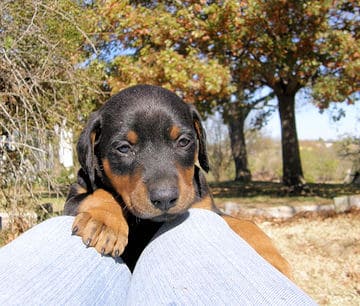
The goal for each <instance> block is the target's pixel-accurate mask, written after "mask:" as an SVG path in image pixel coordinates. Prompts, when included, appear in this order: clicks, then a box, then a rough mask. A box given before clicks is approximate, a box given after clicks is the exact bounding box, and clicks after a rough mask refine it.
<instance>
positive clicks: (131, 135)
mask: <svg viewBox="0 0 360 306" xmlns="http://www.w3.org/2000/svg"><path fill="white" fill-rule="evenodd" d="M138 139H139V136H138V134H136V132H135V131H133V130H131V131H129V132H128V133H127V140H128V141H129V142H130V143H131V144H135V143H137V141H138Z"/></svg>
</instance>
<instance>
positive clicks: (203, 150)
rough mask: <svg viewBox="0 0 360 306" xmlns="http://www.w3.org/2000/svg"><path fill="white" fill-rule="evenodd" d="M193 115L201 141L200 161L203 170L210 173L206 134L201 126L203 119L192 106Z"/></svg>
mask: <svg viewBox="0 0 360 306" xmlns="http://www.w3.org/2000/svg"><path fill="white" fill-rule="evenodd" d="M191 114H192V118H193V124H194V128H195V131H196V135H197V138H198V141H199V151H198V159H199V164H200V166H201V168H202V169H203V170H204V171H205V172H209V170H210V167H209V159H208V156H207V151H206V133H205V130H204V128H203V126H202V124H201V117H200V115H199V113H198V111H197V110H196V109H195V107H194V106H192V105H191Z"/></svg>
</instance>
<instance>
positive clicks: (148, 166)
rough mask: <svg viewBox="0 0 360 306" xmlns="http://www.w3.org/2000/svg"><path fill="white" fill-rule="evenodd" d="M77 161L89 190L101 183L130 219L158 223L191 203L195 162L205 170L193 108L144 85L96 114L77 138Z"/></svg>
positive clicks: (202, 142)
mask: <svg viewBox="0 0 360 306" xmlns="http://www.w3.org/2000/svg"><path fill="white" fill-rule="evenodd" d="M78 156H79V161H80V164H81V166H82V168H83V169H84V170H85V172H86V173H87V174H88V177H89V181H90V183H91V184H92V187H93V188H96V187H95V185H96V184H97V183H96V181H98V180H99V179H100V180H101V184H104V185H105V186H107V187H109V188H112V189H113V190H114V191H115V192H116V193H118V194H119V195H120V196H121V198H122V200H123V202H124V204H125V205H126V208H127V209H128V210H129V211H130V212H131V213H132V214H134V215H135V216H137V217H140V218H144V219H154V220H158V221H162V220H166V219H170V218H171V217H173V216H176V215H177V214H179V213H183V212H184V211H186V210H187V209H188V208H189V206H190V205H191V204H193V203H194V201H195V186H194V169H195V162H196V161H198V162H199V164H200V166H201V167H202V168H203V170H205V171H208V170H209V166H208V158H207V153H206V139H205V132H204V130H203V127H202V125H201V121H200V116H199V114H198V113H197V111H196V110H195V108H194V107H193V106H192V105H189V104H186V103H185V102H183V101H182V100H181V99H180V98H179V97H178V96H177V95H175V94H174V93H172V92H170V91H168V90H166V89H163V88H161V87H156V86H149V85H139V86H134V87H130V88H128V89H125V90H123V91H121V92H120V93H118V94H117V95H115V96H113V97H112V98H111V99H110V100H109V101H108V102H107V103H106V104H104V106H103V107H102V108H101V109H100V110H99V111H97V112H95V113H94V114H93V115H92V116H91V117H90V120H89V122H88V125H87V127H86V128H85V130H84V131H83V132H82V134H81V136H80V139H79V142H78Z"/></svg>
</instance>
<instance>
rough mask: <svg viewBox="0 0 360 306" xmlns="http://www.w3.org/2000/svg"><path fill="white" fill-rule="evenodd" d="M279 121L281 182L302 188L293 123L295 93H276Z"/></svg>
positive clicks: (300, 167)
mask: <svg viewBox="0 0 360 306" xmlns="http://www.w3.org/2000/svg"><path fill="white" fill-rule="evenodd" d="M278 101H279V114H280V122H281V143H282V160H283V184H284V185H286V186H291V187H294V188H295V189H296V190H297V189H302V187H303V186H304V184H305V181H304V178H303V170H302V166H301V159H300V150H299V141H298V137H297V131H296V124H295V93H294V94H291V95H278Z"/></svg>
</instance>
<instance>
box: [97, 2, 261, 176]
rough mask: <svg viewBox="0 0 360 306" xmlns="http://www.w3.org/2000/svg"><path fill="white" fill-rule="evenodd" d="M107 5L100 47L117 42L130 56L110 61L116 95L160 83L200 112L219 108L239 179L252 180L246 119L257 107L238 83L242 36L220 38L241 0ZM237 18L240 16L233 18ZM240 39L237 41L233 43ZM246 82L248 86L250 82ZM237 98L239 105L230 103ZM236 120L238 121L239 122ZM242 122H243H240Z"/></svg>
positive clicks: (107, 3)
mask: <svg viewBox="0 0 360 306" xmlns="http://www.w3.org/2000/svg"><path fill="white" fill-rule="evenodd" d="M227 3H228V4H227V5H221V4H219V5H218V4H217V3H216V1H214V2H213V3H211V4H207V3H206V2H205V1H200V2H199V1H182V2H179V1H166V2H158V1H122V2H121V3H118V2H114V1H107V2H106V3H105V5H103V6H101V8H99V9H100V13H99V14H97V15H96V17H95V18H99V16H101V17H102V18H100V20H101V21H100V22H99V21H98V22H94V24H99V25H100V29H97V30H95V32H97V31H99V32H100V33H101V34H100V35H99V44H100V45H101V46H108V47H109V49H110V52H113V51H114V49H113V46H114V45H115V44H114V42H119V43H118V44H117V46H120V47H121V48H123V49H125V50H130V52H128V53H125V54H124V53H123V54H119V55H118V56H115V58H114V59H113V60H112V61H111V65H110V66H111V69H110V78H109V84H110V86H111V87H112V90H113V91H115V92H116V91H118V90H119V89H120V88H123V87H126V86H128V85H129V84H134V83H142V82H145V83H151V84H156V85H162V86H164V87H166V88H168V89H171V90H173V91H175V92H176V93H178V94H179V95H180V96H182V97H183V98H184V99H185V100H186V101H188V102H192V103H194V102H195V103H196V104H197V106H198V108H199V109H200V111H201V112H202V114H203V115H204V114H205V115H206V114H207V113H211V112H212V111H213V110H214V109H218V110H219V111H221V112H222V113H224V117H225V118H226V120H225V122H226V123H227V125H228V126H229V131H230V136H231V137H230V138H231V140H232V141H231V143H232V151H233V158H234V161H235V166H236V177H235V179H236V180H242V181H247V180H249V179H250V178H251V173H250V170H249V169H248V167H247V156H246V147H245V138H244V131H243V129H244V121H245V119H246V117H247V115H248V114H249V112H250V110H251V109H252V107H253V106H254V105H253V104H252V103H243V101H242V100H240V98H242V96H243V94H242V91H243V88H242V86H243V84H242V83H239V82H238V77H237V74H238V70H239V67H241V65H240V61H241V56H240V54H241V53H242V52H243V51H242V49H238V48H237V47H238V45H239V44H238V42H239V36H238V35H235V34H236V33H235V32H234V31H235V30H233V31H232V34H231V35H232V37H231V39H230V38H229V37H230V35H229V36H226V35H223V36H221V35H220V36H221V37H220V36H219V35H218V33H219V31H221V32H223V33H226V31H227V30H228V28H229V27H231V26H233V27H234V29H236V30H238V27H239V26H240V25H239V22H237V25H236V26H234V23H233V20H238V19H236V18H235V19H234V14H235V15H236V14H237V9H239V7H240V5H239V1H228V2H227ZM235 17H236V16H235ZM235 37H236V39H235ZM247 84H248V83H247ZM234 97H236V100H237V102H236V105H240V106H241V107H239V108H237V107H234V106H235V104H234V105H232V106H230V101H231V100H233V98H234ZM235 118H236V119H235ZM238 119H241V120H242V121H241V122H240V121H237V120H238Z"/></svg>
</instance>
